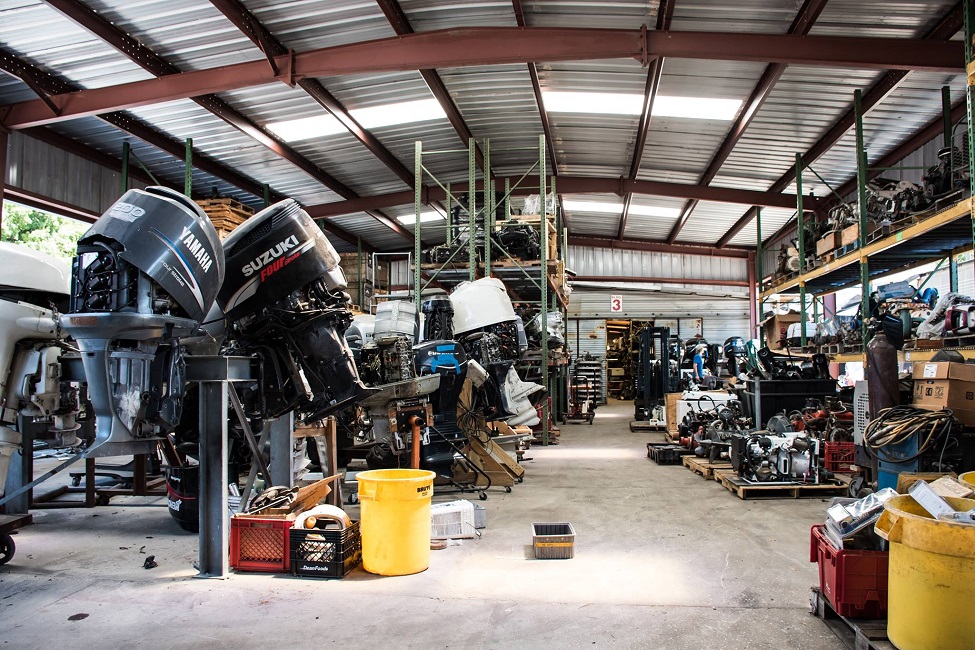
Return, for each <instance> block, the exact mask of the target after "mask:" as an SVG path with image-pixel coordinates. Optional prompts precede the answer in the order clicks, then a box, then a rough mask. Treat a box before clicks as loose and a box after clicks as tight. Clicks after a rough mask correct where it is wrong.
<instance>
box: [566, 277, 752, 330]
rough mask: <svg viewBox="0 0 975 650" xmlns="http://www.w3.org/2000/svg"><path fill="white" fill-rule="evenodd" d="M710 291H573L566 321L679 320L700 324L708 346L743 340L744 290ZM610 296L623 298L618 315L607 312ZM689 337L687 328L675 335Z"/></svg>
mask: <svg viewBox="0 0 975 650" xmlns="http://www.w3.org/2000/svg"><path fill="white" fill-rule="evenodd" d="M713 289H714V287H707V288H680V289H673V290H668V291H663V290H661V291H655V292H650V291H629V290H627V289H626V288H621V287H618V286H616V287H612V286H606V287H603V288H594V287H585V288H581V287H576V288H575V289H574V290H573V292H572V296H571V297H570V300H569V318H570V319H571V318H582V319H588V318H596V317H603V318H612V317H616V318H630V319H640V320H651V319H681V321H682V322H687V323H688V324H689V323H690V321H692V320H693V319H697V318H700V319H702V320H703V329H704V332H703V334H704V337H705V338H706V339H708V340H709V341H711V342H717V343H722V342H724V340H725V339H726V338H728V337H730V336H744V337H746V338H747V337H748V326H749V303H748V293H747V289H744V288H742V289H741V290H740V292H735V291H730V290H724V289H722V292H721V293H718V292H714V291H713ZM614 293H617V294H618V293H622V294H623V313H622V314H613V313H611V312H610V296H611V295H612V294H614ZM681 329H682V330H683V329H684V328H683V327H682V328H681ZM692 334H693V332H691V331H690V328H688V331H681V332H679V336H681V338H687V337H688V336H690V335H692Z"/></svg>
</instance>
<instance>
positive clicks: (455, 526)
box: [430, 499, 478, 539]
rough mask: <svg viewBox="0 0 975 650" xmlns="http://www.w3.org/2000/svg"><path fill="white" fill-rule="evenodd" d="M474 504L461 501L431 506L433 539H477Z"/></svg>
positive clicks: (431, 534)
mask: <svg viewBox="0 0 975 650" xmlns="http://www.w3.org/2000/svg"><path fill="white" fill-rule="evenodd" d="M477 535H478V533H477V522H476V521H475V512H474V504H473V503H471V502H470V501H465V500H464V499H460V500H458V501H451V502H449V503H438V504H436V505H434V506H430V538H431V539H472V538H474V537H477Z"/></svg>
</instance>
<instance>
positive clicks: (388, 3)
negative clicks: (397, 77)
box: [367, 0, 484, 185]
mask: <svg viewBox="0 0 975 650" xmlns="http://www.w3.org/2000/svg"><path fill="white" fill-rule="evenodd" d="M376 2H377V4H379V8H380V9H382V11H383V14H384V15H385V16H386V20H388V21H389V24H390V26H391V27H392V28H393V31H394V32H396V33H397V34H398V35H399V36H411V35H413V36H422V34H420V35H417V34H415V32H414V31H413V26H412V25H410V21H409V19H408V18H407V17H406V13H405V12H404V11H403V8H402V7H401V6H400V4H399V2H397V0H376ZM434 33H436V32H434ZM367 56H371V55H367ZM412 67H414V68H415V69H417V70H419V71H420V76H422V77H423V81H425V82H426V84H427V87H428V88H429V89H430V92H431V93H433V96H434V97H436V98H437V101H438V102H440V106H441V108H443V110H444V113H446V114H447V119H448V120H449V121H450V125H451V126H453V127H454V131H456V132H457V136H458V137H459V138H460V140H461V142H463V143H464V145H465V146H467V143H468V142H470V141H471V139H473V138H474V135H473V134H472V133H471V130H470V129H469V128H468V127H467V123H466V122H465V121H464V117H463V115H461V114H460V109H458V108H457V104H455V103H454V99H453V98H452V97H451V96H450V93H449V92H447V86H445V85H444V83H443V80H442V79H441V78H440V75H439V74H437V71H436V70H434V68H437V67H449V66H437V65H417V66H412ZM406 69H409V68H406ZM474 158H475V162H476V163H477V166H478V167H479V168H481V169H484V152H483V151H481V148H480V147H479V146H478V145H477V144H476V143H475V145H474ZM410 184H411V185H412V183H410Z"/></svg>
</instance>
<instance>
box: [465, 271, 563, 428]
mask: <svg viewBox="0 0 975 650" xmlns="http://www.w3.org/2000/svg"><path fill="white" fill-rule="evenodd" d="M450 304H451V306H452V307H453V310H454V314H453V329H454V337H455V338H456V339H457V341H458V342H460V343H461V344H462V345H463V346H464V349H465V351H466V352H467V355H468V357H469V358H472V359H474V361H476V362H477V363H478V364H479V365H480V366H482V367H483V368H484V369H485V370H486V371H487V372H488V374H489V375H490V376H491V377H492V378H493V379H494V381H495V383H496V384H497V386H498V388H499V392H500V395H501V404H500V407H501V409H502V410H503V411H504V412H506V414H507V415H508V416H511V417H513V418H515V419H516V420H518V421H516V422H514V423H515V424H528V425H534V424H538V417H537V414H536V413H535V409H534V406H532V404H531V402H530V400H529V397H531V396H534V397H536V398H537V397H540V396H541V393H543V391H544V390H545V388H544V387H543V386H541V385H540V384H535V383H531V382H523V381H522V380H521V379H520V378H519V377H518V373H517V372H515V371H514V369H513V368H512V365H513V364H514V362H515V361H516V360H517V359H518V357H519V356H520V354H521V351H522V343H521V341H522V340H523V339H524V323H523V322H522V320H521V318H519V317H518V315H517V314H515V310H514V307H513V306H512V304H511V299H510V298H508V292H507V291H506V290H505V287H504V284H503V283H502V282H501V280H498V279H497V278H481V279H480V280H474V281H473V282H464V283H462V284H460V285H458V287H457V288H456V289H455V290H454V292H453V293H452V294H450Z"/></svg>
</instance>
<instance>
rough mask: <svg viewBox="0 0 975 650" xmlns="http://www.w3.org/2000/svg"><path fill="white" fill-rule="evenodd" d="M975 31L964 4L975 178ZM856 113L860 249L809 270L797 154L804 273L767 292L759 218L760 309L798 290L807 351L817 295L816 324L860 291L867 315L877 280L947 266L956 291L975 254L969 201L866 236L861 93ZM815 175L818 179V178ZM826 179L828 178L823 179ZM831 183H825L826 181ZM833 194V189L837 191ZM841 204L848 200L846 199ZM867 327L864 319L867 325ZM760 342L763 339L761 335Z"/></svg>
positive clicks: (969, 5) (844, 358)
mask: <svg viewBox="0 0 975 650" xmlns="http://www.w3.org/2000/svg"><path fill="white" fill-rule="evenodd" d="M973 29H975V3H973V2H972V1H966V2H965V33H966V48H965V51H966V67H967V70H968V87H967V90H966V100H967V105H968V119H967V137H968V149H969V169H970V170H972V171H975V136H973V122H975V120H973V116H975V109H973V99H975V98H973V92H975V63H973V59H972V35H973ZM943 96H944V97H945V101H944V102H943V103H944V105H945V107H946V109H945V142H946V144H947V145H948V146H950V144H951V138H952V123H951V119H950V101H948V100H949V98H948V97H947V95H946V91H943ZM854 114H855V126H856V143H857V145H856V146H857V152H856V156H857V217H858V221H859V239H858V242H857V244H858V245H857V247H856V248H855V249H854V250H852V251H849V252H847V253H845V254H843V255H839V256H837V257H836V258H835V259H833V260H831V261H829V262H826V263H823V264H820V265H818V266H815V267H814V268H808V266H807V265H806V259H807V257H806V246H807V245H808V244H809V243H810V242H806V241H805V232H804V228H803V225H804V224H803V219H804V217H805V211H804V209H803V201H802V174H803V171H804V170H806V169H809V170H810V171H812V173H814V174H815V170H813V169H812V168H811V166H809V165H808V164H806V163H805V162H804V161H803V160H802V158H801V156H800V155H798V154H797V155H796V187H797V190H796V195H797V205H796V215H795V218H796V221H797V227H798V233H799V234H798V242H797V243H798V253H799V260H800V272H798V273H796V274H794V275H792V276H790V277H787V278H781V279H779V280H777V281H773V282H772V283H770V284H768V285H765V283H764V277H765V276H764V269H763V267H762V255H763V250H762V249H763V242H762V224H761V219H762V213H761V210H759V211H758V215H757V231H758V254H757V256H756V272H757V277H758V279H759V280H758V282H759V287H758V289H759V290H758V310H759V313H762V310H763V307H764V304H765V301H766V300H767V299H768V298H770V297H771V296H773V295H778V294H783V293H789V292H796V291H798V294H799V295H798V297H799V303H800V323H802V325H801V326H800V327H801V344H802V345H803V346H805V345H806V344H807V332H806V331H805V329H806V328H805V324H806V322H807V321H808V320H809V318H808V315H809V314H808V311H809V304H808V301H807V296H808V295H809V294H811V296H812V309H813V318H814V320H818V316H819V300H820V299H821V298H822V297H823V296H825V295H828V294H831V293H835V292H837V291H839V290H841V289H846V288H850V287H853V286H857V285H859V286H860V287H861V288H862V290H861V313H864V314H866V313H868V311H869V298H870V281H871V279H875V278H878V277H881V276H884V275H888V274H891V273H894V272H897V271H905V270H909V269H911V268H916V267H918V266H920V265H922V264H927V263H930V262H936V261H939V260H944V261H947V262H948V265H949V267H950V269H951V277H952V287H953V288H954V287H957V276H958V269H957V261H956V259H955V258H956V256H957V255H958V254H959V253H962V252H965V251H971V250H973V248H975V213H973V209H972V205H973V204H972V198H970V197H969V198H965V199H962V200H960V201H958V202H956V203H954V204H952V205H949V206H946V207H943V208H941V209H935V210H933V211H932V214H930V215H928V216H926V217H925V218H924V219H921V220H918V221H917V222H916V223H913V224H911V225H909V226H907V227H905V228H903V229H902V230H899V231H897V232H893V233H890V234H887V235H883V236H879V237H877V238H872V237H871V236H870V233H868V232H867V218H868V215H867V201H866V187H867V180H868V172H869V171H870V168H869V167H868V165H867V152H866V148H865V146H864V137H863V111H862V108H861V92H860V91H859V90H857V91H856V92H855V94H854ZM816 176H819V175H818V174H816ZM969 177H970V182H971V185H972V187H971V190H972V195H973V196H975V173H970V174H969ZM819 178H820V180H822V177H819ZM823 182H825V181H823ZM827 187H828V184H827ZM830 190H832V188H830ZM839 198H840V199H842V197H839ZM863 320H864V321H865V319H863ZM760 336H761V334H760ZM867 340H868V333H867V330H866V325H865V324H864V325H863V327H862V329H861V345H862V349H861V351H860V352H857V353H853V354H841V355H834V357H833V360H834V361H835V362H837V363H847V362H852V361H863V358H864V355H863V352H862V350H863V349H865V348H866V343H867ZM959 351H960V352H962V354H963V355H965V356H966V358H975V349H972V350H963V349H959ZM934 352H936V350H911V351H909V352H906V353H905V354H904V359H905V360H906V361H922V360H925V359H929V358H930V357H931V355H932V354H933V353H934Z"/></svg>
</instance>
